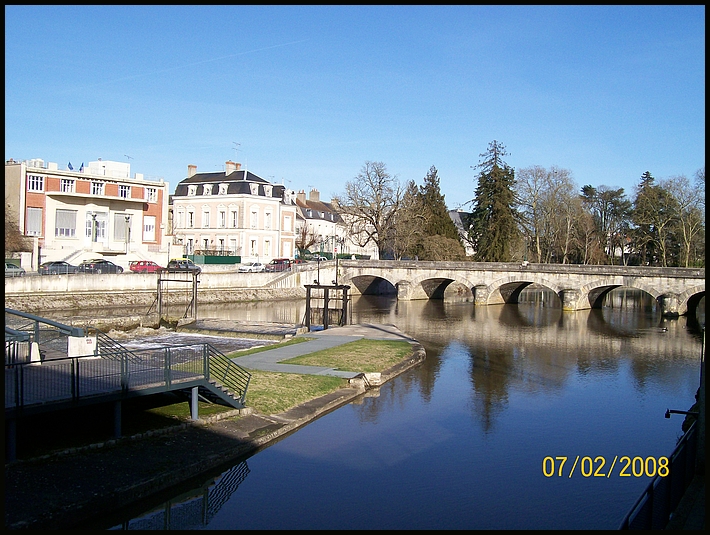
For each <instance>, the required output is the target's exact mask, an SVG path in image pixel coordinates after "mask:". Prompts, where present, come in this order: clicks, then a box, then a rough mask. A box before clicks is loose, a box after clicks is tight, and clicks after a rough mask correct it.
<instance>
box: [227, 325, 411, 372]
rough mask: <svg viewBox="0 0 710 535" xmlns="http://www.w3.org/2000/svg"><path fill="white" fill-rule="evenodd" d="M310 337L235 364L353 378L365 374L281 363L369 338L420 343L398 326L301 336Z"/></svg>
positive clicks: (341, 329)
mask: <svg viewBox="0 0 710 535" xmlns="http://www.w3.org/2000/svg"><path fill="white" fill-rule="evenodd" d="M301 336H302V337H304V338H308V339H309V340H308V341H307V342H301V343H298V344H293V345H289V346H285V347H279V348H274V349H270V350H267V351H261V352H259V353H254V354H252V355H246V356H244V357H237V358H235V359H232V360H233V361H234V362H235V363H237V364H239V365H240V366H244V367H245V368H249V369H253V370H265V371H272V372H283V373H300V374H309V375H330V376H334V377H343V378H345V379H353V378H354V377H357V376H358V375H360V374H361V371H344V370H335V369H333V368H325V367H320V366H300V365H296V364H280V362H281V361H284V360H288V359H291V358H294V357H299V356H301V355H306V354H308V353H315V352H316V351H322V350H324V349H330V348H332V347H337V346H339V345H343V344H347V343H349V342H354V341H356V340H361V339H363V338H367V339H369V340H403V341H407V342H416V340H414V339H413V338H410V337H409V336H407V335H405V334H404V333H402V332H401V331H400V330H399V329H397V327H395V326H394V325H385V324H376V325H375V324H359V325H346V326H343V327H331V328H330V329H326V330H323V331H313V332H309V333H305V334H302V335H301Z"/></svg>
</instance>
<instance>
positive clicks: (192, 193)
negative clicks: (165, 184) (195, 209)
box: [187, 186, 197, 197]
mask: <svg viewBox="0 0 710 535" xmlns="http://www.w3.org/2000/svg"><path fill="white" fill-rule="evenodd" d="M187 194H188V195H189V196H190V197H194V196H195V195H197V186H188V187H187Z"/></svg>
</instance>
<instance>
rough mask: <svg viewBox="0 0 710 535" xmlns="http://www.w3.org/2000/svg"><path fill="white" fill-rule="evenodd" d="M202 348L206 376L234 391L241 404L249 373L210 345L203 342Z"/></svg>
mask: <svg viewBox="0 0 710 535" xmlns="http://www.w3.org/2000/svg"><path fill="white" fill-rule="evenodd" d="M204 349H205V364H206V366H205V369H206V370H207V371H206V377H207V378H208V379H209V378H211V377H214V378H215V380H218V381H219V382H220V384H222V385H223V386H225V387H227V388H228V389H229V390H231V391H232V392H233V393H235V394H236V396H237V399H238V400H239V401H240V402H241V403H242V404H243V403H244V401H245V399H246V394H247V388H249V382H250V381H251V374H250V373H249V372H248V371H246V370H245V369H244V368H242V367H241V366H239V365H238V364H237V363H235V362H234V361H232V360H231V359H229V358H228V357H227V356H226V355H224V353H222V352H220V351H219V350H217V349H215V348H214V347H212V346H211V345H209V344H205V346H204Z"/></svg>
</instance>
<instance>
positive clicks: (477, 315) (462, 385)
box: [101, 291, 704, 529]
mask: <svg viewBox="0 0 710 535" xmlns="http://www.w3.org/2000/svg"><path fill="white" fill-rule="evenodd" d="M553 298H554V295H552V296H550V295H547V294H544V293H532V292H531V293H530V294H529V296H528V297H527V302H525V303H521V304H520V305H517V306H515V305H499V306H488V307H478V308H476V307H474V306H473V305H472V304H471V303H466V302H459V303H455V302H435V301H416V302H397V301H396V300H392V299H389V298H381V297H379V298H376V297H369V296H363V297H360V298H356V300H355V302H354V305H353V317H352V321H353V322H354V323H367V322H371V323H393V324H395V325H397V326H398V327H399V328H400V330H402V331H404V332H406V333H407V334H410V335H412V336H414V337H415V338H416V339H418V340H419V341H420V342H421V343H422V344H423V345H424V347H425V349H426V351H427V358H426V360H425V362H424V363H423V364H422V365H420V366H418V367H417V368H416V369H413V370H410V371H408V372H406V373H405V374H403V375H401V376H399V377H397V378H395V379H394V380H392V381H391V382H389V383H387V384H385V385H383V386H382V387H381V388H380V389H379V390H377V391H374V392H370V393H368V394H367V395H365V396H363V397H361V398H360V399H358V400H357V401H356V402H354V403H351V404H348V405H346V406H343V407H341V408H339V409H337V410H335V411H333V412H331V413H329V414H327V415H325V416H323V417H321V418H319V419H318V420H316V421H315V422H313V423H311V424H308V425H307V426H306V427H304V428H302V429H300V430H298V431H297V432H295V433H293V434H291V435H289V436H287V437H286V438H284V439H282V440H280V441H279V442H277V443H275V444H273V445H271V446H269V447H268V448H266V449H264V450H262V451H260V452H258V453H257V454H255V455H252V456H250V457H248V458H246V459H243V460H241V461H240V462H238V463H234V465H233V466H227V467H225V468H224V469H223V470H220V471H218V472H216V473H213V474H206V475H205V478H204V482H203V483H202V485H193V487H194V488H185V487H182V488H176V489H175V492H174V494H173V495H172V496H170V497H165V496H164V497H162V498H161V499H160V503H156V500H155V498H154V499H152V500H146V502H145V503H144V504H142V506H139V507H137V508H136V507H134V508H131V510H127V511H124V512H122V513H120V514H119V515H117V516H116V517H115V518H113V519H111V520H110V521H109V522H110V524H107V525H104V526H101V527H103V528H109V527H110V528H112V529H166V528H169V529H354V528H360V529H371V528H376V529H616V528H617V527H618V526H619V523H620V522H621V520H622V518H623V517H624V515H625V514H626V513H627V512H628V510H629V508H630V507H631V506H632V505H633V504H634V502H635V501H636V500H637V498H638V497H639V496H640V494H641V492H642V491H643V490H644V488H645V487H646V486H647V485H648V483H649V479H648V478H647V477H645V476H644V477H634V476H633V475H632V476H630V477H620V476H619V471H620V464H618V463H617V465H616V468H615V470H614V472H613V473H612V475H611V476H609V477H593V476H590V477H585V476H584V475H583V474H582V470H581V469H582V468H583V466H582V465H578V466H577V468H576V471H575V473H573V474H572V477H569V474H570V470H571V468H572V464H573V463H574V460H575V458H576V456H580V458H581V457H584V456H589V457H591V458H592V459H594V458H596V457H599V456H601V457H603V458H604V459H605V460H606V465H605V466H604V468H603V470H602V472H603V473H604V474H607V473H608V469H609V468H610V465H611V463H612V460H613V459H614V457H615V456H619V457H621V456H624V455H627V456H629V457H632V458H633V457H642V458H644V459H646V458H647V457H654V458H658V457H661V456H668V455H669V454H670V453H671V452H672V451H673V448H674V447H675V443H676V440H677V439H678V437H680V435H681V434H682V432H681V424H682V418H683V417H682V416H679V415H676V416H674V417H672V418H671V419H666V418H664V413H665V411H666V409H668V408H671V409H678V410H688V409H689V407H690V406H691V405H692V404H693V402H694V394H695V392H696V390H697V387H698V384H699V370H700V368H699V365H700V355H701V347H702V335H701V334H700V333H701V331H700V328H699V327H698V324H697V323H694V322H692V321H689V320H688V319H686V318H685V317H683V318H680V319H675V320H666V319H663V318H662V317H661V316H660V314H659V311H658V309H657V307H656V305H655V303H654V302H653V301H652V300H651V299H650V298H648V296H645V294H640V293H638V292H624V291H615V292H613V293H612V296H611V297H610V298H609V299H608V300H607V305H606V306H605V307H604V308H603V309H602V310H592V311H579V312H562V311H561V310H560V308H559V303H558V302H556V301H555V299H553ZM703 307H704V302H703ZM304 308H305V303H304V302H300V301H299V302H294V303H279V306H274V303H250V304H234V305H231V306H230V307H229V308H228V309H227V308H226V307H219V308H217V307H214V308H211V307H208V306H203V307H202V308H201V309H200V311H199V315H200V317H203V318H207V317H220V318H232V319H244V320H246V319H249V320H255V321H281V322H288V323H299V322H300V321H301V318H302V317H303V311H304ZM701 321H702V323H703V324H704V308H703V315H702V317H701ZM139 338H140V339H139ZM168 338H169V339H171V340H172V341H179V340H180V339H179V338H178V337H176V335H175V334H172V333H171V334H170V336H168ZM148 341H149V340H147V339H146V337H144V336H136V335H134V340H133V343H136V344H141V343H147V342H148ZM224 343H225V344H227V345H228V344H237V345H239V344H253V343H254V341H244V340H241V341H235V340H230V341H224ZM241 347H245V346H244V345H242V346H241ZM197 453H199V452H196V454H197ZM557 456H565V457H567V458H568V460H567V463H566V464H565V466H564V468H563V475H562V476H558V475H557V472H556V473H555V475H554V476H552V477H546V476H545V475H544V473H543V459H545V458H546V457H553V458H554V457H557ZM593 466H594V468H597V467H598V466H599V463H598V462H597V463H595V464H594V465H593ZM556 468H559V463H558V464H557V465H556ZM586 469H587V472H588V471H589V464H588V465H587V466H586ZM168 498H169V499H168ZM107 521H108V519H107Z"/></svg>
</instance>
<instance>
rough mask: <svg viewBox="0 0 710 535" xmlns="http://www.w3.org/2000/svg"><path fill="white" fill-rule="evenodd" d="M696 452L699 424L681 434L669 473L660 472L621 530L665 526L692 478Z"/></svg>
mask: <svg viewBox="0 0 710 535" xmlns="http://www.w3.org/2000/svg"><path fill="white" fill-rule="evenodd" d="M696 453H697V425H696V423H693V424H692V425H691V426H690V428H689V429H688V431H686V433H685V434H684V435H683V436H682V437H681V439H680V440H679V441H678V444H677V445H676V447H675V449H674V450H673V453H672V454H671V456H670V458H669V460H668V466H669V472H668V475H667V476H665V477H661V476H659V475H657V476H656V477H654V478H653V479H652V480H651V482H650V483H649V484H648V487H646V490H645V491H644V492H643V494H641V497H640V498H639V499H638V500H636V503H635V504H634V505H633V507H632V508H631V510H630V511H629V512H628V513H627V515H626V516H625V517H624V520H623V521H622V522H621V525H620V526H619V529H664V528H665V527H666V525H667V524H668V520H669V518H670V514H671V513H672V512H673V511H675V509H676V507H678V504H679V503H680V500H681V498H682V497H683V494H684V493H685V490H686V489H687V488H688V485H690V482H691V481H692V480H693V476H694V473H695V456H696Z"/></svg>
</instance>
